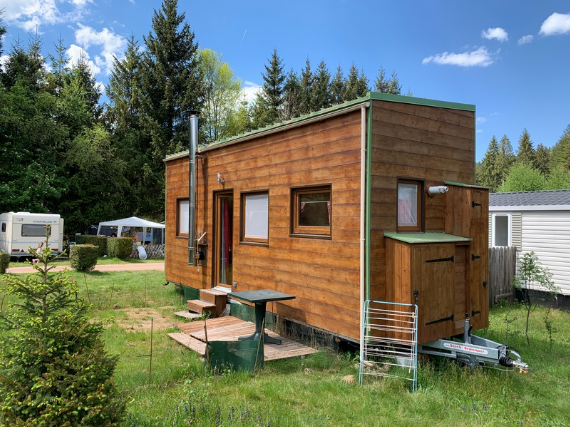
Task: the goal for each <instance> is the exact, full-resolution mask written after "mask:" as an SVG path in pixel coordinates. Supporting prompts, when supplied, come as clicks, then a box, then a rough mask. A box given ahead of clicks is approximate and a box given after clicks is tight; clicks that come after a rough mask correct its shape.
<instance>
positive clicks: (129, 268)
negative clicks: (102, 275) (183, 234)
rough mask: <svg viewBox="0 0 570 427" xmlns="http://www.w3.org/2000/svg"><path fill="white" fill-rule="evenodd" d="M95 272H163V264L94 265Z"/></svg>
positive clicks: (16, 269)
mask: <svg viewBox="0 0 570 427" xmlns="http://www.w3.org/2000/svg"><path fill="white" fill-rule="evenodd" d="M65 268H67V269H68V270H71V267H70V266H68V265H67V266H65V265H59V266H57V267H55V268H54V269H53V270H50V272H56V271H62V270H63V269H65ZM95 270H96V271H144V270H163V271H164V263H163V262H147V263H140V264H103V265H96V266H95ZM33 272H34V269H33V267H29V266H28V267H10V268H8V269H7V270H6V273H12V274H18V273H33Z"/></svg>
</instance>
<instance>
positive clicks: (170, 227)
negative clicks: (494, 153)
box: [165, 93, 488, 343]
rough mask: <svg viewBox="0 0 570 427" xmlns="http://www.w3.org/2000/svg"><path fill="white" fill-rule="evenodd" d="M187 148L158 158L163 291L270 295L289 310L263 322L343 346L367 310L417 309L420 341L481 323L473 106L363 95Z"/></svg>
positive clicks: (483, 234)
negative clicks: (279, 322)
mask: <svg viewBox="0 0 570 427" xmlns="http://www.w3.org/2000/svg"><path fill="white" fill-rule="evenodd" d="M192 133H193V134H194V137H193V138H191V140H192V139H195V138H196V136H195V135H196V134H197V131H195V130H194V131H193V132H192ZM193 145H194V143H192V142H191V148H190V150H189V151H186V152H182V153H177V154H174V155H171V156H169V157H168V158H166V159H165V163H166V265H165V270H166V280H168V281H170V282H173V283H176V284H179V285H181V286H182V287H183V289H184V290H185V291H186V295H187V296H188V297H190V298H192V297H195V295H197V293H198V290H199V289H207V288H213V287H217V288H218V289H219V288H223V289H226V290H227V291H228V292H231V291H247V290H257V289H274V290H277V291H280V292H284V293H288V294H291V295H294V296H295V299H293V300H290V301H284V302H280V303H273V304H270V305H268V310H270V311H272V312H273V313H275V314H277V315H278V316H282V317H283V318H286V319H288V320H290V321H292V322H295V323H298V324H300V325H303V326H309V327H311V328H315V329H316V330H320V331H325V332H327V333H329V334H332V335H333V336H336V337H339V338H343V339H347V340H351V341H355V342H358V340H359V337H360V332H361V331H360V329H361V324H362V323H361V322H362V317H361V316H362V313H363V304H364V301H365V300H368V299H370V300H381V301H393V302H404V303H417V304H418V307H419V310H418V311H419V327H418V329H419V340H418V341H419V342H420V343H421V342H427V341H431V340H434V339H438V338H442V337H447V336H451V335H453V334H456V333H462V331H463V328H464V320H465V318H466V317H469V318H470V322H471V325H472V326H473V328H474V329H479V328H484V327H486V326H487V325H488V302H487V301H488V289H487V287H486V281H487V274H488V273H487V248H488V242H487V238H488V237H487V236H488V229H487V227H488V222H487V217H488V191H487V190H486V189H484V188H480V187H476V186H475V185H474V182H475V107H474V106H472V105H467V104H457V103H451V102H442V101H434V100H428V99H420V98H413V97H407V96H396V95H387V94H380V93H369V94H368V95H367V96H366V97H364V98H359V99H357V100H354V101H350V102H346V103H344V104H341V105H337V106H334V107H331V108H328V109H325V110H321V111H319V112H316V113H312V114H310V115H307V116H303V117H300V118H297V119H293V120H290V121H286V122H282V123H277V124H275V125H272V126H268V127H265V128H262V129H258V130H255V131H252V132H249V133H247V134H243V135H238V136H236V137H233V138H230V139H227V140H222V141H218V142H216V143H214V144H211V145H208V146H200V147H198V148H197V150H196V152H193V151H194V149H193V148H192V146H193ZM230 296H231V294H230Z"/></svg>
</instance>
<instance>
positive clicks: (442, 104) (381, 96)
mask: <svg viewBox="0 0 570 427" xmlns="http://www.w3.org/2000/svg"><path fill="white" fill-rule="evenodd" d="M368 96H369V97H370V99H372V100H375V101H388V102H399V103H402V104H414V105H425V106H428V107H439V108H449V109H452V110H464V111H473V112H475V105H472V104H461V103H458V102H448V101H438V100H436V99H428V98H416V97H413V96H406V95H392V94H389V93H381V92H369V93H368Z"/></svg>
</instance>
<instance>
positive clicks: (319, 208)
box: [291, 185, 332, 236]
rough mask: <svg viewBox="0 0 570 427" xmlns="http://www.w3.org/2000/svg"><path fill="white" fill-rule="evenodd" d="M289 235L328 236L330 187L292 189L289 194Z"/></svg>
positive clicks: (330, 203) (329, 227)
mask: <svg viewBox="0 0 570 427" xmlns="http://www.w3.org/2000/svg"><path fill="white" fill-rule="evenodd" d="M291 205H292V209H291V213H292V218H291V219H292V221H291V233H292V234H300V235H315V236H330V235H331V218H332V200H331V186H330V185H327V186H321V187H305V188H294V189H293V190H292V192H291Z"/></svg>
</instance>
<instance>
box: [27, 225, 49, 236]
mask: <svg viewBox="0 0 570 427" xmlns="http://www.w3.org/2000/svg"><path fill="white" fill-rule="evenodd" d="M45 235H46V226H45V225H39V224H22V237H45ZM48 235H50V236H51V227H50V228H49V230H48Z"/></svg>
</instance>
